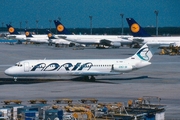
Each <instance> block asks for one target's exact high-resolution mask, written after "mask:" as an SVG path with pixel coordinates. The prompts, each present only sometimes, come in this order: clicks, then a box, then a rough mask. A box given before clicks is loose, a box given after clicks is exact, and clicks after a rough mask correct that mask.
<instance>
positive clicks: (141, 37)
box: [126, 18, 180, 47]
mask: <svg viewBox="0 0 180 120" xmlns="http://www.w3.org/2000/svg"><path fill="white" fill-rule="evenodd" d="M126 20H127V23H128V25H129V29H130V31H131V33H132V35H133V37H134V38H133V42H136V43H138V44H145V43H148V42H151V43H154V44H156V43H157V44H161V45H160V46H161V47H169V45H174V46H180V36H169V37H167V36H164V37H153V36H151V35H149V34H148V33H147V32H146V31H145V30H144V29H143V28H142V27H141V26H140V25H139V24H138V23H137V22H136V21H135V20H134V19H133V18H126Z"/></svg>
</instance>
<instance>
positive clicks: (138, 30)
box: [126, 18, 151, 37]
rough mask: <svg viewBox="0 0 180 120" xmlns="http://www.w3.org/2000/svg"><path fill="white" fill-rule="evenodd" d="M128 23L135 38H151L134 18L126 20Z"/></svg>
mask: <svg viewBox="0 0 180 120" xmlns="http://www.w3.org/2000/svg"><path fill="white" fill-rule="evenodd" d="M126 21H127V23H128V25H129V29H130V31H131V33H132V35H133V36H134V37H150V36H151V35H149V34H148V33H147V32H146V31H145V30H144V29H143V28H142V27H141V26H140V25H139V24H138V23H137V22H136V21H135V20H134V19H133V18H126Z"/></svg>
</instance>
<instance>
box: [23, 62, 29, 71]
mask: <svg viewBox="0 0 180 120" xmlns="http://www.w3.org/2000/svg"><path fill="white" fill-rule="evenodd" d="M24 72H29V63H28V62H25V63H24Z"/></svg>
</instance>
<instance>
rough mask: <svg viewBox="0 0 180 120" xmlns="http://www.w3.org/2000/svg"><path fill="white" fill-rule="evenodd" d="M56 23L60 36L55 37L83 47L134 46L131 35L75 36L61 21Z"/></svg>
mask: <svg viewBox="0 0 180 120" xmlns="http://www.w3.org/2000/svg"><path fill="white" fill-rule="evenodd" d="M54 23H55V26H56V30H57V32H58V35H55V37H58V38H61V39H64V40H67V41H69V42H72V43H77V44H80V45H81V46H87V45H97V46H98V48H99V47H100V46H108V47H110V46H112V47H121V46H123V45H132V44H133V40H132V39H133V36H130V35H74V34H72V33H70V32H69V31H68V30H67V29H66V27H65V26H64V25H63V24H62V23H61V22H60V21H58V20H54Z"/></svg>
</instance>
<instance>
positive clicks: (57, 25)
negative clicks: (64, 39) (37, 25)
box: [54, 20, 72, 35]
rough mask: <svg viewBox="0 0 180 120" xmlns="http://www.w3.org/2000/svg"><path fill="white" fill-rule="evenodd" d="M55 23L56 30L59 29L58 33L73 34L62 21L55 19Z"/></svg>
mask: <svg viewBox="0 0 180 120" xmlns="http://www.w3.org/2000/svg"><path fill="white" fill-rule="evenodd" d="M54 24H55V26H56V30H57V32H58V34H65V35H71V34H72V33H70V32H69V31H68V30H67V29H66V28H65V27H64V25H63V24H62V23H61V22H60V21H58V20H54Z"/></svg>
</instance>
